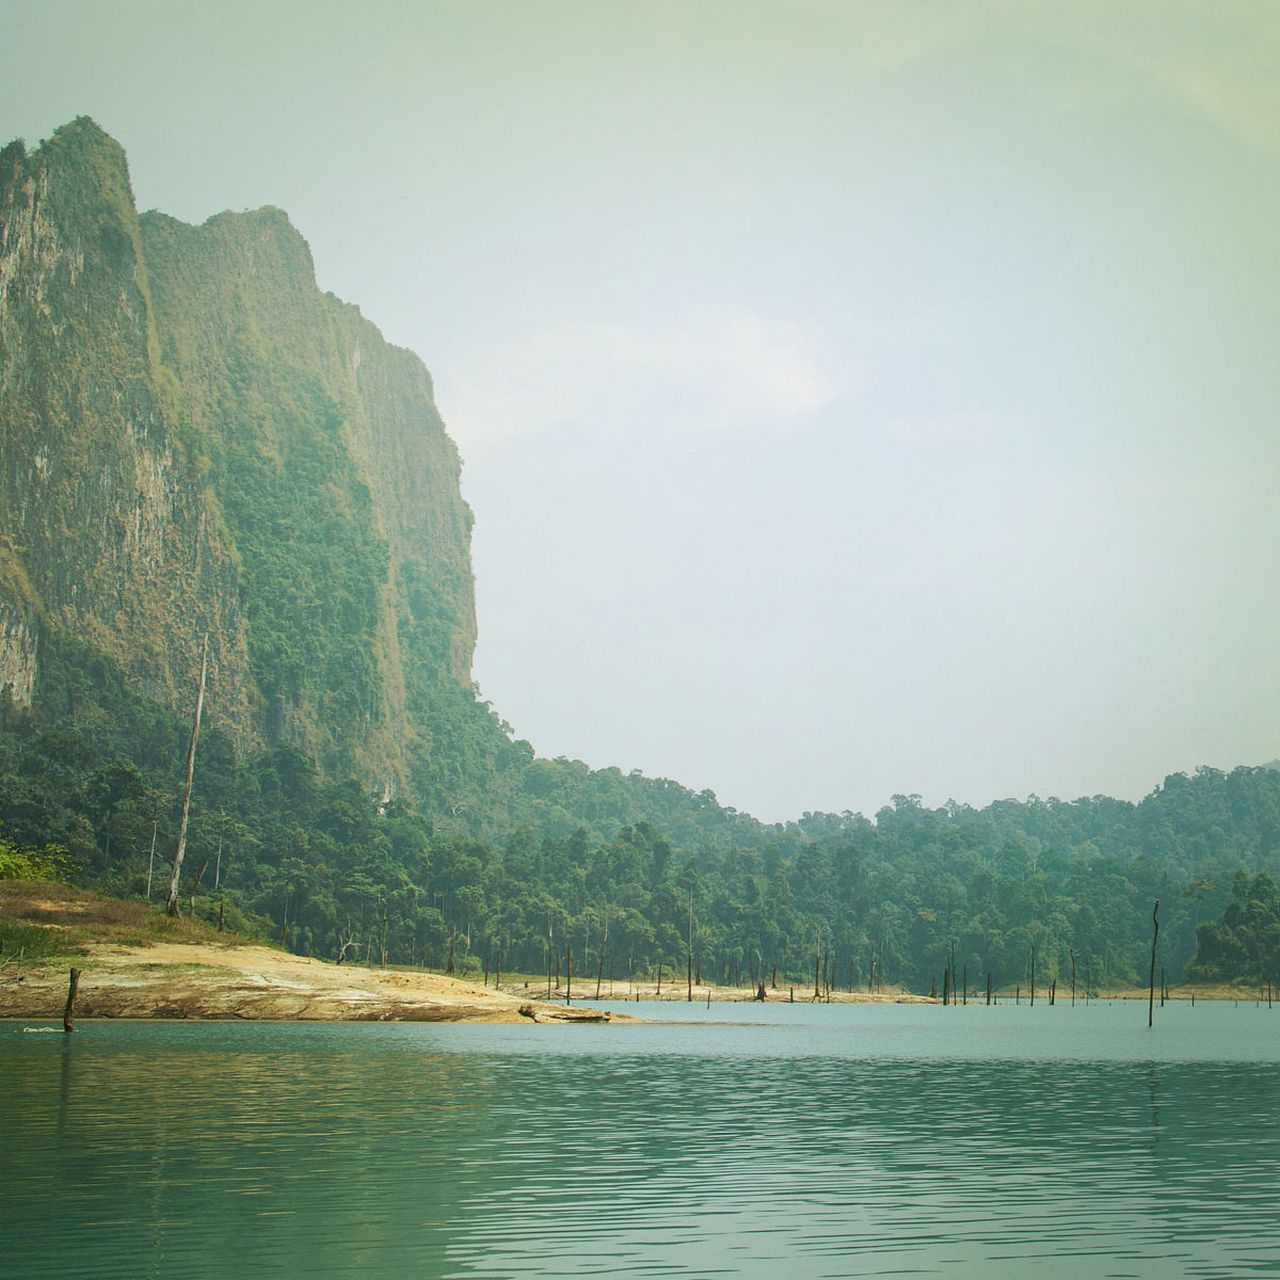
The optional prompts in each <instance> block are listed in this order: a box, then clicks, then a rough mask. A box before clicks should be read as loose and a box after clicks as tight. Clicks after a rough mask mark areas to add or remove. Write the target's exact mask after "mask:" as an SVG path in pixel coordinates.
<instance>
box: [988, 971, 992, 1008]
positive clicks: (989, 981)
mask: <svg viewBox="0 0 1280 1280" xmlns="http://www.w3.org/2000/svg"><path fill="white" fill-rule="evenodd" d="M987 1003H988V1004H990V1003H991V970H990V969H988V970H987Z"/></svg>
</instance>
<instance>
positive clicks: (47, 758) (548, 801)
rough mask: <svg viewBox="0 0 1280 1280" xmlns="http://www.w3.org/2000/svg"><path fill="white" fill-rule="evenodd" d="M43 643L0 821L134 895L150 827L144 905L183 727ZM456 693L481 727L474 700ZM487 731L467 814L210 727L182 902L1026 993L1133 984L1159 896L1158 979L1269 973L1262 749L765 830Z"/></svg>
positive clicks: (709, 976) (334, 943) (489, 956)
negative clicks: (1115, 787) (1126, 797)
mask: <svg viewBox="0 0 1280 1280" xmlns="http://www.w3.org/2000/svg"><path fill="white" fill-rule="evenodd" d="M46 649H47V651H46V652H45V653H43V654H42V661H43V667H42V670H43V671H44V673H45V674H44V682H43V686H42V696H41V698H40V699H38V700H37V704H36V706H35V707H34V708H32V709H22V708H15V707H13V706H12V705H10V706H8V707H7V708H6V709H5V712H4V715H3V717H0V830H2V831H3V833H4V835H5V836H6V837H7V838H8V839H9V840H11V841H12V842H13V843H14V844H15V845H17V846H19V847H29V848H38V849H46V850H47V847H48V846H54V847H55V851H56V850H62V851H63V852H64V854H65V861H66V867H67V872H68V874H70V875H72V876H73V877H74V878H75V879H76V880H77V881H79V882H81V883H86V884H91V885H94V886H96V887H99V888H103V889H106V890H109V891H111V892H114V893H117V894H123V895H134V896H143V895H145V893H146V890H147V885H148V876H149V864H150V863H151V861H152V858H151V849H152V846H153V840H154V848H155V850H156V854H155V858H154V871H153V873H152V879H153V887H152V897H153V898H155V899H156V900H160V899H161V898H162V897H163V893H164V887H165V885H166V884H167V878H168V868H169V861H168V860H169V858H170V857H171V856H172V850H173V847H174V839H175V834H176V814H177V801H178V792H179V789H180V780H181V776H182V768H183V760H184V753H185V750H186V745H187V739H188V735H189V732H190V725H189V723H188V722H187V721H186V720H184V719H183V718H182V717H180V716H179V715H177V714H176V713H174V712H171V711H169V710H167V709H165V708H162V707H160V706H158V705H156V704H154V703H149V702H147V701H146V700H145V699H142V698H140V697H138V696H137V694H136V693H134V692H132V691H131V690H130V688H129V686H128V682H127V681H126V680H125V678H124V677H123V675H122V674H121V673H120V672H119V670H118V669H116V668H114V667H113V666H112V664H111V663H110V662H109V661H106V660H103V659H101V658H97V659H93V658H91V657H90V656H88V655H86V654H84V653H82V652H77V651H76V647H75V646H74V645H73V644H71V643H70V642H68V641H66V640H56V641H55V640H53V639H50V640H48V641H47V642H46ZM193 694H194V690H193ZM468 710H469V713H470V714H471V715H474V716H482V715H483V716H486V717H489V718H490V719H492V712H491V711H490V710H489V709H488V708H486V707H485V706H484V705H483V704H482V703H479V702H478V701H474V700H473V701H472V702H471V704H470V705H469V708H468ZM491 728H492V731H493V732H494V733H495V734H501V733H502V730H501V727H500V726H498V725H497V724H496V723H494V724H493V725H492V726H491ZM509 745H510V747H511V750H512V753H513V755H514V756H515V757H516V758H517V759H518V760H519V761H520V762H521V763H520V764H519V765H518V766H512V765H511V764H510V763H508V764H507V766H506V769H505V773H504V774H503V775H502V776H498V775H497V774H496V773H495V774H493V775H492V777H491V781H492V783H493V788H494V795H495V800H494V803H493V806H492V808H491V809H490V810H489V811H488V812H487V813H484V814H480V813H477V812H471V811H467V810H463V811H461V812H457V813H454V812H450V811H448V810H444V811H436V812H435V813H427V812H424V811H422V810H416V809H414V808H412V807H410V806H408V805H406V804H405V803H403V802H401V801H398V800H394V799H393V800H389V801H386V800H383V799H382V798H381V797H380V796H379V795H377V794H376V793H374V792H372V791H370V790H369V789H368V788H367V787H364V786H362V785H361V784H360V783H359V782H358V781H357V780H356V779H355V778H353V777H346V778H340V777H334V776H326V775H325V774H323V773H322V772H321V771H320V769H319V768H318V767H317V764H316V762H315V761H314V759H312V758H310V757H308V756H306V755H304V754H303V753H302V752H300V751H299V750H298V749H297V748H295V747H292V746H288V745H279V746H275V747H272V748H268V749H266V750H264V751H262V752H260V753H257V754H253V755H246V754H243V753H241V752H240V751H238V750H237V748H236V747H235V746H234V744H233V743H232V741H231V739H230V738H229V737H228V736H227V735H226V734H225V732H223V731H222V730H220V729H218V728H217V727H216V725H215V726H211V727H209V728H208V729H207V730H206V731H205V732H204V733H203V735H202V737H201V740H200V746H199V752H198V762H197V769H196V786H195V793H194V802H193V817H192V826H191V834H190V842H189V848H188V853H187V862H186V868H187V874H186V875H185V878H184V882H183V894H182V899H183V902H184V904H185V903H186V902H187V900H188V894H189V892H190V891H191V889H192V888H193V885H194V882H195V880H196V878H197V876H198V875H199V873H200V871H201V868H202V867H203V875H199V885H200V888H199V893H198V894H197V896H196V898H195V905H196V910H197V911H198V912H199V913H200V914H202V915H205V916H206V917H208V918H214V917H215V916H216V915H217V914H218V912H219V911H220V910H221V911H222V912H224V913H225V914H226V918H227V920H228V922H229V923H231V924H234V925H236V926H237V927H240V928H244V929H248V930H250V931H255V930H256V931H259V932H270V933H271V934H272V935H273V936H276V937H278V938H280V939H282V940H283V941H284V942H285V943H286V944H287V945H288V946H289V947H291V948H293V949H294V950H298V951H301V952H304V953H311V954H316V955H320V956H325V957H329V958H337V956H338V955H339V954H340V953H345V955H346V957H347V958H349V959H351V958H356V957H357V956H358V957H359V958H362V959H364V958H368V959H370V960H374V961H380V960H382V959H383V957H384V956H385V958H386V960H387V961H388V962H390V963H399V964H426V965H431V966H436V967H445V966H446V965H448V964H449V963H450V962H451V961H452V963H453V964H454V966H455V967H456V968H457V969H458V970H459V971H462V972H467V971H478V970H479V969H480V968H482V967H484V968H491V967H494V966H498V965H501V967H502V969H503V970H506V971H511V970H520V971H524V972H529V973H540V972H543V971H545V968H546V966H547V965H548V962H549V960H550V963H551V964H552V965H555V964H559V963H562V962H563V960H562V957H563V955H564V952H565V950H566V949H567V948H568V947H570V946H571V947H572V948H573V951H574V954H575V956H576V957H577V961H576V963H577V965H578V971H579V972H584V971H585V972H587V973H590V974H594V973H596V972H597V971H600V970H603V972H604V973H605V974H606V975H610V974H612V975H614V976H619V977H620V976H625V975H627V974H629V973H642V972H643V973H648V974H653V973H655V972H656V970H657V968H658V966H659V965H661V966H663V967H664V969H665V971H666V972H667V973H672V972H673V971H676V972H679V973H681V974H683V973H684V970H685V965H686V962H687V946H688V942H689V939H690V936H691V938H692V946H693V955H692V962H693V966H694V968H695V970H696V971H697V973H698V974H699V975H700V976H702V977H703V978H705V979H706V980H708V981H735V982H743V983H745V982H747V981H752V980H758V979H761V978H763V977H765V976H766V975H767V976H768V978H769V980H770V981H772V979H773V974H774V971H775V970H776V972H777V975H778V981H779V983H794V984H808V985H809V986H812V983H813V981H814V968H815V961H817V962H818V963H819V964H820V965H821V966H822V970H823V974H824V981H826V980H828V979H829V980H830V981H831V982H832V984H833V985H835V986H838V987H844V986H858V987H865V986H866V985H868V984H870V983H875V984H876V985H896V984H902V985H904V986H906V987H908V988H911V989H915V990H925V991H927V990H929V989H930V988H931V987H933V986H935V985H937V986H938V987H939V988H940V986H941V981H942V972H943V969H944V967H945V966H946V964H947V961H948V959H949V957H950V955H951V953H952V950H953V949H954V955H955V964H956V968H955V973H956V974H957V977H960V976H961V975H964V974H966V973H967V976H968V981H969V982H970V984H971V987H977V986H978V985H980V984H981V983H982V982H985V977H986V974H987V973H988V972H990V973H991V975H992V980H993V982H994V984H995V985H996V986H997V987H1012V986H1014V985H1015V984H1019V983H1021V984H1024V985H1025V984H1026V983H1027V981H1028V979H1029V974H1028V957H1029V953H1030V950H1031V948H1032V946H1033V945H1034V947H1035V949H1036V953H1037V970H1038V976H1039V979H1040V981H1041V982H1043V983H1045V984H1047V983H1049V982H1050V981H1052V980H1053V979H1054V978H1055V977H1056V978H1059V979H1061V980H1063V981H1066V980H1067V978H1068V977H1069V974H1070V965H1071V960H1072V956H1073V953H1074V959H1075V963H1076V967H1077V972H1078V978H1079V981H1080V983H1081V985H1082V986H1083V985H1084V984H1085V982H1086V981H1087V982H1088V983H1089V984H1090V985H1091V986H1092V987H1093V988H1094V989H1103V988H1107V987H1114V986H1123V985H1127V984H1132V983H1134V982H1137V981H1138V980H1139V979H1140V976H1141V975H1142V973H1143V972H1144V963H1145V959H1146V957H1147V954H1148V947H1149V938H1150V912H1151V904H1152V901H1153V900H1154V899H1155V898H1159V899H1160V900H1161V903H1162V906H1161V913H1162V914H1161V920H1162V932H1161V938H1162V944H1161V945H1162V950H1161V963H1162V965H1163V966H1165V967H1166V968H1167V973H1168V976H1169V979H1170V980H1171V981H1173V980H1175V979H1177V978H1180V977H1182V976H1183V974H1184V972H1185V973H1187V974H1188V975H1190V976H1197V977H1205V978H1214V979H1226V980H1231V979H1248V980H1256V979H1261V978H1266V977H1268V976H1272V977H1274V976H1275V975H1276V968H1275V965H1276V962H1277V960H1280V944H1278V943H1277V938H1280V925H1278V924H1277V923H1276V922H1277V920H1278V919H1280V895H1277V891H1276V888H1275V884H1274V882H1273V880H1272V879H1271V878H1270V877H1271V876H1280V772H1277V771H1275V770H1274V769H1272V768H1257V769H1243V768H1242V769H1237V770H1234V771H1233V772H1231V773H1229V774H1227V773H1222V772H1219V771H1217V770H1213V769H1201V770H1198V771H1197V772H1196V774H1195V776H1193V777H1188V776H1185V775H1182V774H1174V775H1172V776H1170V777H1168V778H1166V779H1165V780H1164V782H1163V784H1162V785H1161V786H1159V787H1157V788H1156V789H1155V790H1154V791H1153V792H1152V793H1151V794H1150V795H1149V796H1147V797H1146V798H1145V799H1144V800H1143V801H1141V802H1140V803H1138V804H1131V803H1128V802H1124V801H1118V800H1111V799H1107V798H1105V797H1093V798H1087V799H1080V800H1076V801H1072V802H1064V801H1060V800H1054V799H1049V800H1039V799H1036V798H1032V799H1030V800H1027V801H999V802H996V803H994V804H992V805H989V806H987V807H986V808H985V809H981V810H979V809H973V808H970V807H968V806H965V805H957V804H949V805H947V806H945V807H943V808H939V809H930V808H926V807H924V806H923V805H922V804H921V803H920V801H919V799H918V798H917V797H914V796H895V797H894V798H893V800H892V802H891V803H890V804H889V805H887V806H886V807H885V808H883V809H881V810H880V811H879V813H877V814H876V815H875V817H874V819H867V818H864V817H862V816H861V815H857V814H850V813H843V814H806V815H805V816H804V817H803V818H802V819H800V820H798V821H796V822H793V823H788V824H785V825H773V826H770V825H765V824H762V823H758V822H756V821H754V820H753V819H751V818H749V817H747V816H746V815H743V814H738V813H734V812H733V811H731V810H727V809H724V808H722V807H721V806H719V805H718V804H717V803H716V801H715V798H714V797H713V796H711V795H710V794H709V793H705V792H704V793H694V792H691V791H689V790H687V789H685V788H683V787H680V786H678V785H677V784H675V783H671V782H665V781H660V780H653V779H648V778H643V777H640V776H638V775H624V774H622V773H620V772H619V771H617V770H599V771H591V770H588V769H587V768H586V767H585V766H583V765H581V764H580V763H577V762H572V761H567V760H539V759H536V758H535V757H533V755H532V753H531V752H529V751H528V750H527V749H526V748H525V747H524V745H523V744H519V745H517V744H514V743H511V744H509ZM475 781H476V784H477V789H478V790H480V791H483V790H485V787H484V785H483V782H484V779H483V778H480V779H476V780H475ZM1224 909H1225V915H1223V914H1222V913H1223V912H1224ZM1220 915H1222V921H1221V922H1219V921H1218V920H1217V917H1219V916H1220ZM691 917H692V921H691ZM691 923H692V931H691V934H690V924H691ZM1197 928H1199V931H1200V940H1201V951H1202V954H1201V958H1200V960H1199V961H1198V962H1196V963H1192V962H1193V961H1194V960H1195V946H1196V931H1197Z"/></svg>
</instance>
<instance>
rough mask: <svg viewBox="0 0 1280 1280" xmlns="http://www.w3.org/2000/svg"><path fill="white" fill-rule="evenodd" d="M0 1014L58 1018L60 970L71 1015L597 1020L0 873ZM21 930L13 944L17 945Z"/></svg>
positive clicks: (447, 979)
mask: <svg viewBox="0 0 1280 1280" xmlns="http://www.w3.org/2000/svg"><path fill="white" fill-rule="evenodd" d="M0 922H6V923H8V924H9V925H10V930H9V933H10V935H11V936H10V939H9V945H8V946H6V949H5V954H4V955H3V956H0V1018H53V1017H61V1014H62V1006H63V1002H64V1000H65V999H66V993H67V977H68V970H69V968H70V966H71V965H73V964H74V965H75V966H76V967H77V968H78V969H80V971H81V976H80V987H79V996H78V999H77V1003H76V1016H77V1019H80V1018H95V1017H105V1018H255V1019H280V1020H289V1021H356V1022H385V1021H403V1022H527V1021H535V1022H546V1021H555V1022H564V1021H579V1020H582V1021H591V1020H598V1018H599V1015H596V1014H595V1013H594V1012H593V1011H592V1010H588V1009H565V1008H563V1007H559V1008H556V1007H554V1006H552V1005H549V1004H544V1003H542V1002H539V1001H536V1000H531V999H530V997H529V996H528V995H525V996H513V995H508V994H506V993H503V992H497V991H494V990H493V989H492V988H486V987H482V986H477V985H476V984H475V983H471V982H465V981H462V980H461V979H458V978H450V977H445V976H443V975H442V974H434V973H421V972H418V971H416V970H397V969H368V968H364V967H361V966H358V965H350V964H345V965H338V964H332V963H328V962H326V961H322V960H314V959H308V958H307V957H305V956H295V955H291V954H289V953H288V952H285V951H278V950H276V949H274V948H272V947H267V946H262V945H258V944H255V943H252V942H249V941H247V940H244V939H231V940H228V939H227V936H226V935H224V934H219V933H217V932H216V930H213V929H211V928H210V927H209V926H206V925H201V924H199V923H192V922H190V921H185V920H168V919H166V918H165V917H164V916H162V915H160V914H159V913H158V912H157V911H156V910H155V909H154V908H149V907H147V906H145V905H144V904H140V903H132V902H121V901H119V900H116V899H112V898H105V897H103V896H102V895H100V894H93V893H87V892H85V891H84V890H80V889H72V888H70V887H69V886H66V885H52V884H34V883H30V882H20V881H6V882H3V883H0ZM23 939H25V940H26V941H25V945H23V941H22V940H23Z"/></svg>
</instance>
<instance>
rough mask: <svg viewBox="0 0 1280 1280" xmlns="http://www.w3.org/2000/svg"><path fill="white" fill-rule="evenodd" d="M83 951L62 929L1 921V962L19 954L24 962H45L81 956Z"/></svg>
mask: <svg viewBox="0 0 1280 1280" xmlns="http://www.w3.org/2000/svg"><path fill="white" fill-rule="evenodd" d="M82 951H83V948H82V947H79V946H77V945H76V944H75V943H74V942H73V941H71V939H70V938H68V937H67V935H66V933H65V931H64V930H62V929H58V928H54V927H52V926H50V925H38V924H21V923H19V922H17V921H14V920H4V919H0V961H5V960H8V959H10V958H11V957H13V956H16V955H17V954H18V953H19V952H21V953H22V957H23V959H24V960H44V959H47V958H48V957H50V956H67V955H80V954H81V953H82Z"/></svg>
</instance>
